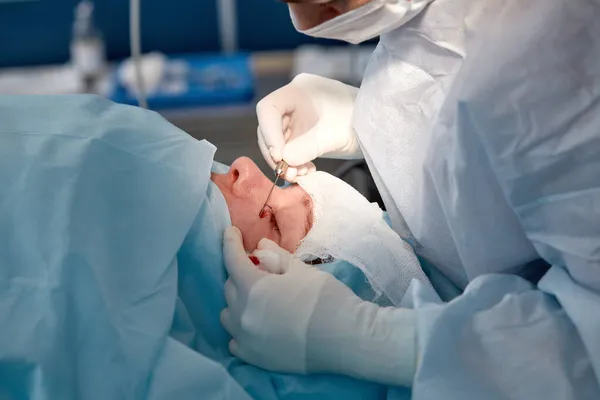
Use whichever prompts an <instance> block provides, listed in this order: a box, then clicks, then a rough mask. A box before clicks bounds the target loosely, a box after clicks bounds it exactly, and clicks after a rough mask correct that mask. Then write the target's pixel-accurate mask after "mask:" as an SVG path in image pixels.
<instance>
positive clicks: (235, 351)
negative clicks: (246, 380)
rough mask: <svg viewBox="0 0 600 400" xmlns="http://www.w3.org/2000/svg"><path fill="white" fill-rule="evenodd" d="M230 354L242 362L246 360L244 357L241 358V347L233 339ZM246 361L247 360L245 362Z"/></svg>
mask: <svg viewBox="0 0 600 400" xmlns="http://www.w3.org/2000/svg"><path fill="white" fill-rule="evenodd" d="M229 352H230V353H231V354H232V355H233V356H234V357H237V358H240V359H242V360H244V359H243V358H242V357H240V351H239V346H238V344H237V342H236V341H235V340H234V339H231V340H230V341H229ZM244 361H245V360H244Z"/></svg>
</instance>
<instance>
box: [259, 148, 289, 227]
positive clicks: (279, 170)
mask: <svg viewBox="0 0 600 400" xmlns="http://www.w3.org/2000/svg"><path fill="white" fill-rule="evenodd" d="M287 169H288V163H286V162H285V161H283V160H281V161H279V163H278V164H277V167H276V168H275V182H273V187H272V188H271V190H270V191H269V194H268V195H267V199H266V200H265V204H264V205H263V206H262V208H261V209H260V212H259V213H258V216H259V217H260V218H262V217H263V215H264V213H265V208H267V207H270V206H269V204H268V203H269V199H270V198H271V194H273V190H275V186H277V181H279V178H283V177H284V176H285V173H286V172H287Z"/></svg>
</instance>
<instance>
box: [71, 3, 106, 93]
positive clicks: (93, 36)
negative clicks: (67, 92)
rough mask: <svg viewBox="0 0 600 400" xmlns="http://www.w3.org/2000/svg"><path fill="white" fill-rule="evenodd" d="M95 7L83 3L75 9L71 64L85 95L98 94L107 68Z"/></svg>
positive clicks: (91, 4)
mask: <svg viewBox="0 0 600 400" xmlns="http://www.w3.org/2000/svg"><path fill="white" fill-rule="evenodd" d="M93 17H94V5H93V3H92V2H91V1H89V0H83V1H81V2H80V3H79V4H78V5H77V7H76V8H75V21H74V23H73V38H72V40H71V64H72V66H73V68H74V71H75V73H76V74H77V76H78V77H79V79H81V81H82V84H83V85H82V86H83V89H84V92H85V93H96V92H97V85H98V84H99V81H100V79H101V78H102V76H103V74H104V72H105V67H106V56H105V49H104V40H103V39H102V35H101V34H100V32H99V31H98V30H97V29H96V27H95V26H94V18H93Z"/></svg>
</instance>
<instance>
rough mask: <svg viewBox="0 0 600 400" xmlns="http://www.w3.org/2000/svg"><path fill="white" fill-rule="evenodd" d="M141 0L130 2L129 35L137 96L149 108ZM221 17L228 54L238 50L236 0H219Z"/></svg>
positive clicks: (218, 8) (224, 42) (223, 44)
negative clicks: (142, 35)
mask: <svg viewBox="0 0 600 400" xmlns="http://www.w3.org/2000/svg"><path fill="white" fill-rule="evenodd" d="M140 2H141V0H130V3H129V16H130V20H129V37H130V44H131V46H130V47H131V60H132V62H133V66H132V69H133V72H134V78H135V79H134V82H135V87H136V89H135V91H134V93H135V97H136V99H137V102H138V104H139V105H140V107H142V108H148V99H147V95H148V93H147V88H146V83H145V81H146V77H145V76H144V74H143V67H142V51H141V46H142V45H141V21H140ZM217 13H218V17H219V22H220V23H219V37H220V40H221V48H222V50H223V52H225V53H227V54H234V53H235V52H236V51H237V47H238V46H237V14H236V4H235V0H217Z"/></svg>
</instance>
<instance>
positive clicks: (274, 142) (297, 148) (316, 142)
mask: <svg viewBox="0 0 600 400" xmlns="http://www.w3.org/2000/svg"><path fill="white" fill-rule="evenodd" d="M357 93H358V89H357V88H355V87H352V86H348V85H345V84H343V83H341V82H338V81H335V80H332V79H327V78H323V77H320V76H316V75H310V74H300V75H298V76H297V77H296V78H294V79H293V80H292V82H291V83H289V84H288V85H286V86H284V87H282V88H280V89H278V90H276V91H274V92H273V93H271V94H269V95H267V96H266V97H265V98H263V99H262V100H261V101H260V102H259V103H258V105H257V106H256V114H257V117H258V125H259V126H258V144H259V147H260V150H261V152H262V154H263V157H264V158H265V160H266V161H267V163H269V165H270V166H271V168H273V169H275V168H276V166H277V163H278V162H280V161H282V160H285V161H286V162H287V163H288V164H289V168H288V169H287V172H286V174H285V177H284V178H285V180H287V181H289V182H295V180H296V176H298V175H305V174H307V173H309V172H310V171H312V170H314V169H315V166H314V164H313V163H312V161H313V160H314V159H315V158H317V157H329V158H340V159H354V158H362V153H361V150H360V147H359V144H358V140H357V138H356V135H355V134H354V129H353V128H352V114H353V111H354V100H355V98H356V95H357ZM286 142H287V143H286Z"/></svg>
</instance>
